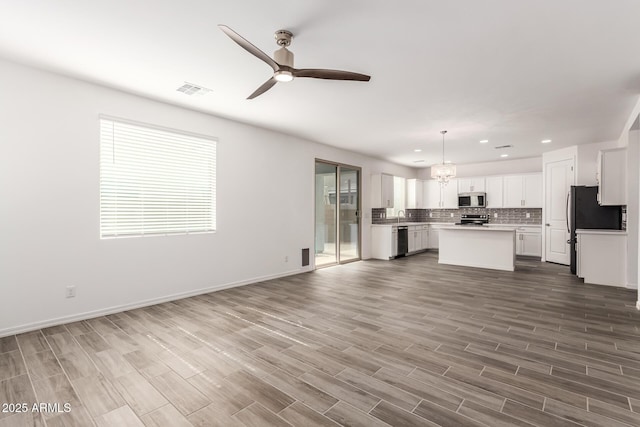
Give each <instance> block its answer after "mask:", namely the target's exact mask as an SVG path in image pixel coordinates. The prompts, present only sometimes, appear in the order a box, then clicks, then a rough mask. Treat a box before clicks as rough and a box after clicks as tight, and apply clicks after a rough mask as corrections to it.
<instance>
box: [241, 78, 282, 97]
mask: <svg viewBox="0 0 640 427" xmlns="http://www.w3.org/2000/svg"><path fill="white" fill-rule="evenodd" d="M276 83H278V81H277V80H276V79H275V78H273V77H271V78H270V79H269V80H267V81H266V82H264V83H262V86H260V87H259V88H258V89H256V90H255V92H253V93H252V94H251V95H249V97H248V98H247V99H253V98H255V97H256V96H260V95H262V94H263V93H265V92H266V91H268V90H269V89H271V88H272V87H273V85H275V84H276Z"/></svg>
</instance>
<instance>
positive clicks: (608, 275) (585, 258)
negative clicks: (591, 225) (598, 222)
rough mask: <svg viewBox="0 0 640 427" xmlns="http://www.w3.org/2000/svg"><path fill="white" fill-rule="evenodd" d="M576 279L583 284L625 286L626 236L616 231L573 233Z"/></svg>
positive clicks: (582, 231)
mask: <svg viewBox="0 0 640 427" xmlns="http://www.w3.org/2000/svg"><path fill="white" fill-rule="evenodd" d="M576 235H577V244H576V257H577V265H576V267H577V275H578V277H582V278H584V283H593V284H596V285H609V286H620V287H625V286H626V282H627V280H626V272H627V233H626V231H618V230H615V231H614V230H576Z"/></svg>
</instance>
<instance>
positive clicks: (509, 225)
mask: <svg viewBox="0 0 640 427" xmlns="http://www.w3.org/2000/svg"><path fill="white" fill-rule="evenodd" d="M398 225H401V226H412V225H437V226H438V228H442V227H443V226H444V227H450V226H451V227H453V226H456V225H455V223H453V222H401V223H399V224H398V223H395V222H393V223H388V224H371V226H372V227H396V226H398ZM463 227H466V228H469V227H473V226H463ZM484 228H491V229H494V228H511V229H516V228H539V229H541V228H542V224H488V225H486V226H484ZM611 231H615V230H611Z"/></svg>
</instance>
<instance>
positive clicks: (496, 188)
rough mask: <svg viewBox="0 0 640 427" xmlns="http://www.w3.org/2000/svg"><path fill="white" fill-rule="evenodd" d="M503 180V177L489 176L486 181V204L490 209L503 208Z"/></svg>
mask: <svg viewBox="0 0 640 427" xmlns="http://www.w3.org/2000/svg"><path fill="white" fill-rule="evenodd" d="M502 180H503V177H502V176H488V177H487V178H486V179H485V192H486V193H487V201H486V204H487V207H488V208H501V207H502V189H503V185H502Z"/></svg>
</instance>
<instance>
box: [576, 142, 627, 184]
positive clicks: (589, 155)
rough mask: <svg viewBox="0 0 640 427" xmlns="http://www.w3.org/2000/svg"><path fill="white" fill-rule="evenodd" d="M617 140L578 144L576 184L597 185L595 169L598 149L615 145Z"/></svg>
mask: <svg viewBox="0 0 640 427" xmlns="http://www.w3.org/2000/svg"><path fill="white" fill-rule="evenodd" d="M617 145H618V142H617V141H606V142H595V143H593V144H583V145H578V165H577V166H578V176H577V180H576V185H598V183H597V182H596V170H597V160H598V151H600V150H606V149H608V148H615V147H617Z"/></svg>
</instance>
